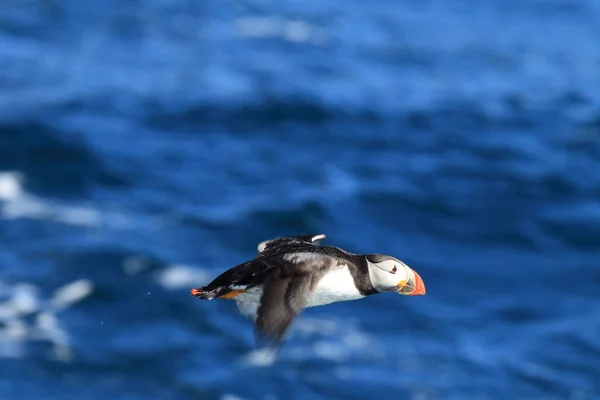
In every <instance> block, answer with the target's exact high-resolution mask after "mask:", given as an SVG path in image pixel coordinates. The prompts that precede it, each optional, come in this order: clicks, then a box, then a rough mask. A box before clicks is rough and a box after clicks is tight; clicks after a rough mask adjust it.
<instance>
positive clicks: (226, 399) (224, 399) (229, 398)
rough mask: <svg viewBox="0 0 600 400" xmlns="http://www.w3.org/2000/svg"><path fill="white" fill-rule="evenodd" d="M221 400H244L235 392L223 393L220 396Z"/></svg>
mask: <svg viewBox="0 0 600 400" xmlns="http://www.w3.org/2000/svg"><path fill="white" fill-rule="evenodd" d="M221 400H244V398H243V397H240V396H236V395H235V394H230V393H225V394H224V395H223V396H221Z"/></svg>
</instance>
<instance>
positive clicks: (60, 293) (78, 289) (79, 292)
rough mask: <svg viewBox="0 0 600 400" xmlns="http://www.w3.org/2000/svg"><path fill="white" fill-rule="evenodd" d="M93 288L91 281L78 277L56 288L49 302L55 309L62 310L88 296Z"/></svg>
mask: <svg viewBox="0 0 600 400" xmlns="http://www.w3.org/2000/svg"><path fill="white" fill-rule="evenodd" d="M93 289H94V286H93V285H92V281H90V280H89V279H79V280H77V281H74V282H71V283H69V284H66V285H64V286H62V287H60V288H58V289H57V290H56V291H55V292H54V295H53V296H52V299H51V300H50V302H51V304H52V306H53V307H54V308H55V309H57V310H62V309H65V308H67V307H69V306H71V305H73V304H75V303H77V302H79V301H81V300H83V299H84V298H86V297H88V296H89V295H90V294H91V293H92V291H93Z"/></svg>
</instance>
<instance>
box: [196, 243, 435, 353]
mask: <svg viewBox="0 0 600 400" xmlns="http://www.w3.org/2000/svg"><path fill="white" fill-rule="evenodd" d="M325 238H326V236H325V234H322V233H321V234H317V235H299V236H282V237H276V238H274V239H270V240H265V241H263V242H261V243H260V244H259V245H258V249H257V250H258V254H257V255H256V257H255V258H254V259H252V260H250V261H246V262H244V263H242V264H240V265H237V266H235V267H233V268H231V269H229V270H227V271H225V272H223V273H222V274H221V275H219V276H217V277H216V278H215V279H214V280H213V281H212V282H210V283H209V284H208V285H206V286H203V287H199V288H194V289H191V295H192V296H194V297H196V298H198V299H201V300H213V299H234V300H235V301H236V303H237V305H238V308H239V309H240V311H241V312H242V314H245V315H246V316H249V317H252V318H253V320H254V332H255V337H256V339H257V340H258V341H259V342H261V343H264V344H267V345H272V346H274V347H277V346H278V345H279V344H280V343H281V341H282V340H283V338H284V336H285V334H286V332H287V331H288V328H289V327H290V325H291V324H292V322H293V321H294V319H295V318H296V317H298V315H299V314H300V313H301V312H302V310H303V309H305V308H308V307H316V306H322V305H326V304H331V303H336V302H340V301H350V300H358V299H362V298H365V297H367V296H372V295H375V294H379V293H386V292H396V293H398V294H401V295H406V296H416V295H424V294H425V284H424V283H423V280H422V279H421V277H420V276H419V274H417V273H416V272H415V271H414V270H413V269H411V268H409V267H408V266H407V265H406V264H405V263H403V262H402V261H400V260H398V259H397V258H395V257H392V256H388V255H384V254H378V253H374V254H353V253H350V252H348V251H345V250H342V249H341V248H339V247H333V246H324V245H322V244H321V243H322V242H323V241H324V240H325Z"/></svg>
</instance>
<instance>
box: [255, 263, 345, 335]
mask: <svg viewBox="0 0 600 400" xmlns="http://www.w3.org/2000/svg"><path fill="white" fill-rule="evenodd" d="M335 264H336V260H335V259H334V258H332V257H328V256H323V255H315V256H314V257H311V258H308V259H306V260H303V261H302V262H300V263H295V264H293V263H288V264H286V265H285V266H283V267H282V268H280V269H278V270H277V271H276V272H275V273H274V274H273V275H272V276H271V277H269V279H267V281H266V282H265V284H264V287H263V294H262V297H261V300H260V306H259V307H258V312H257V316H256V320H255V331H256V334H257V338H258V339H259V341H261V342H263V343H266V344H268V345H274V346H277V345H278V344H279V343H280V342H281V339H282V338H283V336H284V335H285V333H286V331H287V330H288V328H289V326H290V324H291V323H292V321H293V320H294V319H295V318H296V317H297V316H298V314H300V312H301V311H302V309H303V308H304V307H306V304H307V303H308V300H309V299H310V297H311V295H312V293H313V292H314V290H315V288H316V286H317V284H318V283H319V281H320V280H321V278H322V277H323V276H324V275H325V274H326V273H327V272H328V271H329V270H330V269H331V268H332V267H333V266H335Z"/></svg>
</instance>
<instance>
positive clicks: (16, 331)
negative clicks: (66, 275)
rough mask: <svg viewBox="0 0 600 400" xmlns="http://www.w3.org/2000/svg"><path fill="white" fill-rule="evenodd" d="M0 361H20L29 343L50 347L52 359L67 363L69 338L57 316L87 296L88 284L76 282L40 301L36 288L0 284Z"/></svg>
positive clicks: (81, 281)
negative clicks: (1, 298)
mask: <svg viewBox="0 0 600 400" xmlns="http://www.w3.org/2000/svg"><path fill="white" fill-rule="evenodd" d="M0 288H2V291H1V292H2V293H1V294H2V297H3V298H4V300H3V301H2V302H0V358H20V357H23V356H24V355H25V354H26V348H27V344H28V343H29V342H30V341H44V342H46V343H50V344H51V345H52V355H53V357H54V358H56V359H57V360H59V361H63V362H70V361H71V360H72V359H73V352H72V350H71V348H70V346H69V343H70V341H69V334H68V332H67V331H66V330H65V329H64V327H63V326H62V325H61V323H60V320H59V316H58V314H59V312H60V311H63V310H65V309H67V308H68V307H70V306H72V305H73V304H75V303H77V302H79V301H81V300H83V299H84V298H86V297H87V296H89V295H90V294H91V292H92V290H93V285H92V283H91V282H90V281H89V280H87V279H80V280H76V281H74V282H71V283H68V284H66V285H64V286H62V287H60V288H58V289H56V290H55V291H54V294H53V296H52V297H51V298H49V299H47V298H42V297H41V294H42V293H44V291H41V290H40V288H39V287H37V286H36V285H33V284H31V283H17V284H14V285H12V286H11V285H8V284H6V283H4V282H0Z"/></svg>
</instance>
